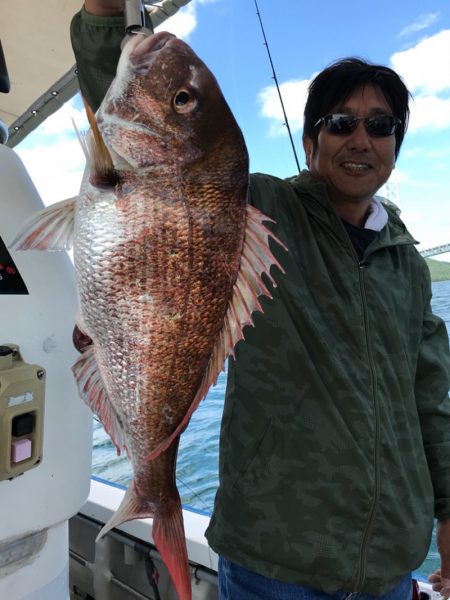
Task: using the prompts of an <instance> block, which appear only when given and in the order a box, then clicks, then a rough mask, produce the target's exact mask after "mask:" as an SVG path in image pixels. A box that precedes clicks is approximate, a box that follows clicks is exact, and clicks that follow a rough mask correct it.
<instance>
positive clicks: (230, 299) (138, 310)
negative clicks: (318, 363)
mask: <svg viewBox="0 0 450 600" xmlns="http://www.w3.org/2000/svg"><path fill="white" fill-rule="evenodd" d="M91 121H92V123H91V125H92V127H91V134H90V138H91V139H90V142H89V144H88V145H89V150H88V151H87V154H88V158H89V159H88V164H87V167H86V172H85V176H84V179H83V183H82V186H81V191H80V195H79V197H77V198H76V199H72V200H68V201H65V202H62V203H59V204H58V205H53V206H51V207H49V208H47V209H44V210H43V211H42V212H41V213H39V215H37V216H36V217H35V218H34V220H33V222H32V223H31V225H30V224H28V225H27V227H26V229H25V230H24V232H22V233H21V234H20V235H19V236H18V237H17V238H16V241H15V243H14V245H15V247H16V248H20V249H39V250H58V249H67V248H69V247H70V246H71V245H72V241H73V247H74V261H75V268H76V273H77V281H78V292H79V302H80V308H79V312H80V314H79V321H78V323H77V324H78V327H79V328H80V329H81V330H82V331H83V332H84V333H85V334H86V335H88V336H89V337H90V338H91V339H92V341H93V344H92V345H91V346H90V347H89V348H88V350H87V351H86V352H84V353H83V354H81V355H80V357H79V359H78V360H77V362H76V363H75V365H74V367H73V371H74V374H75V377H76V380H77V384H78V388H79V391H80V395H81V396H82V398H83V399H84V400H85V402H86V403H87V404H88V405H89V406H90V407H91V409H92V410H93V411H94V413H96V414H97V415H98V417H99V418H100V420H101V421H102V423H103V425H104V427H105V429H106V431H107V432H108V433H109V435H110V436H111V439H112V441H113V442H114V444H115V445H116V447H117V449H118V451H119V452H120V451H121V450H123V449H125V450H126V452H127V454H128V456H129V458H130V460H131V462H132V466H133V472H134V479H133V481H132V483H131V485H130V487H129V489H128V491H127V493H126V494H125V497H124V499H123V502H122V504H121V506H120V507H119V509H118V510H117V512H116V513H115V515H114V516H113V517H112V518H111V520H110V521H109V522H108V523H107V524H106V525H105V527H104V528H103V530H102V531H101V532H100V536H102V535H104V534H105V533H106V532H107V531H108V530H110V529H111V528H113V527H115V526H116V525H118V524H120V523H122V522H124V521H128V520H130V519H137V518H142V517H153V519H154V521H153V538H154V542H155V544H156V546H157V548H158V550H159V552H160V553H161V555H162V558H163V560H164V562H165V564H166V566H167V567H168V570H169V572H170V574H171V577H172V579H173V581H174V584H175V587H176V590H177V593H178V595H179V597H180V599H181V600H189V599H190V598H191V588H190V577H189V567H188V559H187V553H186V545H185V537H184V529H183V519H182V511H181V503H180V497H179V494H178V491H177V488H176V484H175V463H176V455H177V448H178V440H179V435H180V433H181V432H182V431H183V430H184V428H185V427H186V426H187V424H188V422H189V419H190V417H191V415H192V413H193V411H194V410H195V408H196V407H197V406H198V404H199V402H200V401H201V400H202V399H203V398H204V397H205V395H206V393H207V391H208V389H209V387H210V386H211V384H213V383H214V382H215V381H216V378H217V375H218V374H219V372H220V371H221V370H222V369H223V366H224V361H225V359H226V357H227V356H228V355H230V354H232V353H233V348H234V346H235V344H236V343H237V342H238V341H239V340H240V339H242V337H243V335H242V329H243V327H244V326H245V325H248V324H251V323H252V319H251V313H252V312H253V311H255V310H261V307H260V305H259V303H258V300H257V297H258V296H259V295H261V294H264V295H266V296H269V292H268V290H267V289H266V287H265V286H264V283H263V282H262V280H261V273H266V274H267V276H268V277H269V279H271V276H270V273H269V269H270V266H271V265H272V264H277V263H276V261H275V259H274V257H273V256H272V254H271V252H270V250H269V237H270V236H271V235H272V234H271V233H270V232H269V231H268V230H267V229H266V228H265V226H264V225H263V224H262V222H263V221H267V220H268V219H267V218H265V217H264V216H263V215H262V214H261V213H260V212H258V211H257V210H256V209H254V208H253V207H251V206H249V205H247V202H246V198H247V187H248V157H247V151H246V148H245V144H244V140H243V137H242V134H241V132H240V130H239V128H238V126H237V124H236V122H235V120H234V118H233V115H232V114H231V111H230V109H229V107H228V105H227V104H226V102H225V100H224V98H223V96H222V93H221V91H220V89H219V86H218V84H217V82H216V80H215V79H214V77H213V75H212V74H211V73H210V71H209V70H208V68H207V67H206V66H205V65H204V63H203V62H202V61H201V60H199V58H197V56H196V55H195V54H194V53H193V51H192V50H191V49H190V48H189V47H188V46H187V45H186V44H185V43H183V42H181V41H180V40H178V39H177V38H175V37H174V36H172V35H170V34H168V33H158V34H156V35H154V36H151V37H148V38H142V37H141V36H135V37H133V38H132V39H131V41H129V42H127V44H126V45H125V47H124V50H123V52H122V56H121V59H120V62H119V65H118V70H117V76H116V79H115V80H114V82H113V83H112V85H111V88H110V89H109V91H108V93H107V95H106V97H105V99H104V101H103V103H102V105H101V107H100V109H99V111H98V113H97V115H96V121H97V124H98V129H97V126H96V124H95V121H94V119H93V117H92V118H91ZM272 237H273V236H272ZM272 283H273V281H272Z"/></svg>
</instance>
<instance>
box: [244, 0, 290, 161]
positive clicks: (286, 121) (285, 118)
mask: <svg viewBox="0 0 450 600" xmlns="http://www.w3.org/2000/svg"><path fill="white" fill-rule="evenodd" d="M254 2H255V6H256V14H257V15H258V19H259V24H260V25H261V31H262V35H263V38H264V46H265V47H266V50H267V55H268V57H269V62H270V66H271V68H272V78H273V80H274V81H275V86H276V88H277V92H278V97H279V98H280V104H281V110H282V111H283V116H284V124H285V125H286V128H287V131H288V135H289V139H290V141H291V147H292V152H293V153H294V158H295V162H296V164H297V169H298V172H299V173H300V171H301V169H300V163H299V162H298V157H297V151H296V150H295V144H294V139H293V137H292V133H291V128H290V127H289V120H288V117H287V114H286V110H285V108H284V102H283V98H282V96H281V91H280V86H279V85H278V78H277V74H276V72H275V67H274V64H273V61H272V56H271V54H270V49H269V44H268V42H267V38H266V33H265V31H264V26H263V22H262V18H261V13H260V12H259V7H258V2H257V1H256V0H254Z"/></svg>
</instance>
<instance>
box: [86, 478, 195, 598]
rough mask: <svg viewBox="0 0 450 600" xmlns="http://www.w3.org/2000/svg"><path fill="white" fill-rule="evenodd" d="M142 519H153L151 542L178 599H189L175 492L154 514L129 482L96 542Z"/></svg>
mask: <svg viewBox="0 0 450 600" xmlns="http://www.w3.org/2000/svg"><path fill="white" fill-rule="evenodd" d="M146 517H153V540H154V542H155V545H156V547H157V549H158V552H159V553H160V554H161V558H162V560H163V562H164V564H165V565H166V567H167V570H168V571H169V575H170V577H171V578H172V581H173V584H174V586H175V589H176V591H177V594H178V598H179V600H191V599H192V589H191V577H190V573H189V561H188V556H187V549H186V538H185V534H184V525H183V513H182V509H181V501H180V497H179V495H178V493H177V494H176V497H174V498H171V499H170V500H168V501H167V503H166V504H165V505H164V506H163V507H160V508H158V510H156V511H155V510H154V506H152V505H151V504H150V503H149V502H145V501H142V500H141V499H140V498H139V497H138V495H137V494H136V493H135V491H134V484H133V483H132V484H131V485H130V487H129V488H128V490H127V491H126V494H125V496H124V497H123V500H122V502H121V504H120V506H119V508H118V509H117V511H116V512H115V513H114V515H113V516H112V517H111V519H110V520H109V521H108V522H107V523H106V525H105V526H104V527H103V529H102V530H101V531H100V533H99V534H98V536H97V540H98V539H99V538H101V537H103V536H104V535H105V534H106V533H108V531H110V530H111V529H113V528H114V527H117V526H118V525H120V524H121V523H125V521H131V520H132V519H144V518H146Z"/></svg>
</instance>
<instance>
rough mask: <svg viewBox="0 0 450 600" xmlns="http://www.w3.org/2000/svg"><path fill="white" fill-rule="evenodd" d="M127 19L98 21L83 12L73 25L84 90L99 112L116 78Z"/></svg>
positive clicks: (73, 46)
mask: <svg viewBox="0 0 450 600" xmlns="http://www.w3.org/2000/svg"><path fill="white" fill-rule="evenodd" d="M124 36H125V19H124V17H121V16H120V17H95V16H94V15H90V14H89V13H87V12H86V11H85V10H84V8H82V9H81V10H80V11H79V12H78V13H76V14H75V15H74V17H73V19H72V22H71V25H70V38H71V42H72V48H73V51H74V54H75V60H76V63H77V68H78V81H79V84H80V90H81V93H82V94H83V96H84V98H85V99H86V101H87V103H88V104H89V106H90V107H91V108H92V110H93V111H94V112H95V111H96V110H97V109H98V107H99V106H100V103H101V101H102V100H103V97H104V95H105V94H106V92H107V90H108V88H109V86H110V85H111V82H112V80H113V79H114V76H115V74H116V68H117V63H118V61H119V57H120V44H121V42H122V40H123V38H124Z"/></svg>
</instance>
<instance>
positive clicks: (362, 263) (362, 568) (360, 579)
mask: <svg viewBox="0 0 450 600" xmlns="http://www.w3.org/2000/svg"><path fill="white" fill-rule="evenodd" d="M337 221H338V222H339V226H340V229H341V231H342V232H343V234H344V237H345V239H346V241H347V244H348V247H349V249H350V252H351V254H352V255H353V258H354V259H355V262H356V264H357V268H358V279H359V289H360V295H361V301H362V308H363V321H364V333H365V342H366V349H367V355H368V359H369V369H370V379H371V387H372V400H373V407H374V412H375V440H374V468H375V489H374V494H373V500H372V505H371V507H370V512H369V516H368V519H367V521H366V527H365V530H364V534H363V538H362V542H361V549H360V554H359V566H358V576H357V580H356V588H355V589H357V590H360V589H361V587H362V585H363V583H364V579H365V577H366V563H367V548H368V545H369V539H370V535H371V533H372V530H373V524H374V521H375V513H376V510H377V506H378V502H379V498H380V449H381V440H380V406H379V404H378V394H377V380H376V375H375V369H374V360H373V354H372V344H371V341H370V330H369V324H368V318H367V298H366V292H365V286H364V270H365V269H366V268H367V266H368V262H367V258H368V254H367V248H366V251H365V252H364V254H363V258H362V260H359V258H358V255H357V254H356V250H355V248H354V247H353V244H352V241H351V240H350V236H349V235H348V233H347V231H346V229H345V227H344V224H343V223H342V221H341V220H340V219H339V218H337ZM410 244H411V242H410V241H409V239H407V238H404V239H403V238H401V237H400V238H399V239H397V240H396V243H390V244H383V245H380V246H375V247H372V248H370V251H369V255H370V254H373V253H374V252H376V251H377V250H380V249H382V248H384V247H392V246H403V245H410ZM352 593H355V592H352ZM350 597H352V596H350Z"/></svg>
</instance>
